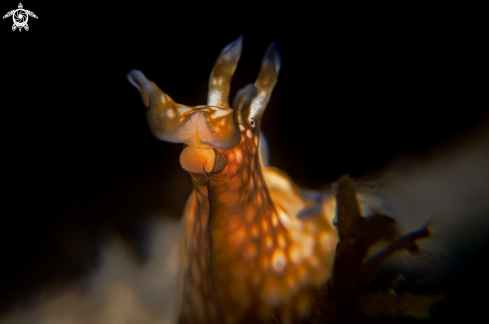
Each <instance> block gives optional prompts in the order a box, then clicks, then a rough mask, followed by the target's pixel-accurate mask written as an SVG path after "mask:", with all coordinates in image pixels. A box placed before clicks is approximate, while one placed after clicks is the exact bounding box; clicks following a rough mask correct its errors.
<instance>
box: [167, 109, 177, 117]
mask: <svg viewBox="0 0 489 324" xmlns="http://www.w3.org/2000/svg"><path fill="white" fill-rule="evenodd" d="M166 115H167V116H168V118H173V117H175V113H174V112H173V109H168V110H167V111H166Z"/></svg>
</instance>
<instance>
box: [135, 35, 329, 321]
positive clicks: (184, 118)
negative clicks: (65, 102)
mask: <svg viewBox="0 0 489 324" xmlns="http://www.w3.org/2000/svg"><path fill="white" fill-rule="evenodd" d="M240 53H241V38H239V39H238V40H236V41H235V42H233V43H231V44H230V45H228V46H227V47H226V48H225V49H224V50H223V51H222V52H221V55H220V57H219V58H218V60H217V62H216V65H215V66H214V69H213V72H212V74H211V79H210V81H209V88H210V90H209V100H208V106H198V107H187V106H183V105H178V104H176V103H174V102H173V100H171V98H169V97H168V96H167V95H166V94H164V93H163V92H162V91H161V90H160V89H159V88H158V87H157V86H156V85H155V84H154V83H152V82H151V81H149V80H147V79H146V78H145V77H144V75H143V74H142V73H141V72H139V71H132V72H130V74H129V80H130V81H131V83H133V84H134V85H135V86H136V87H138V89H139V90H140V92H141V96H142V97H143V102H144V103H145V104H146V106H148V107H149V111H148V119H149V122H150V126H151V129H152V131H153V133H155V135H156V136H157V137H159V138H161V139H163V140H167V141H172V142H183V143H185V144H187V145H188V146H189V147H185V148H184V151H183V152H182V155H181V157H180V162H181V164H182V167H183V168H184V169H185V170H187V171H188V172H189V173H190V175H191V176H192V181H193V184H194V190H193V192H192V194H191V196H190V198H189V200H188V202H187V205H186V208H185V211H184V222H185V243H184V252H183V254H184V274H183V289H184V291H183V301H182V312H181V316H180V322H181V323H229V324H233V323H257V322H258V323H270V322H275V321H277V320H278V322H279V323H296V322H298V321H300V319H301V318H303V317H304V316H306V315H307V313H308V310H309V307H310V305H309V297H308V291H309V289H310V288H312V287H318V286H320V285H322V284H324V283H325V282H326V281H327V280H328V279H329V278H330V276H331V272H332V264H333V260H334V251H335V247H336V243H337V242H338V235H337V233H336V229H335V228H334V226H333V225H332V223H333V218H334V216H335V213H336V202H335V199H334V197H332V196H331V197H328V196H321V197H320V198H317V197H316V198H315V200H314V201H312V200H310V199H307V198H305V197H303V195H302V194H301V190H300V189H299V188H298V187H296V186H295V185H294V184H293V183H292V182H291V180H290V179H289V178H288V177H287V176H286V175H284V174H283V173H281V172H280V171H278V170H277V169H274V168H270V167H264V166H263V165H262V162H261V159H260V131H259V129H260V121H261V116H262V114H263V111H264V109H265V107H266V104H267V102H268V99H269V96H270V94H271V91H272V89H273V87H274V85H275V82H276V78H277V74H278V70H279V67H280V60H279V56H278V51H277V50H276V47H275V45H274V44H272V45H271V46H270V47H269V48H268V50H267V53H266V54H265V58H264V59H263V62H262V67H261V70H260V73H259V75H258V78H257V80H256V82H255V84H254V85H249V86H247V87H245V88H243V89H242V90H240V92H238V95H237V98H236V99H235V102H234V105H233V106H234V109H230V108H229V106H228V104H227V95H228V93H229V84H230V80H231V77H232V74H233V73H234V69H235V67H236V64H237V61H238V59H239V55H240Z"/></svg>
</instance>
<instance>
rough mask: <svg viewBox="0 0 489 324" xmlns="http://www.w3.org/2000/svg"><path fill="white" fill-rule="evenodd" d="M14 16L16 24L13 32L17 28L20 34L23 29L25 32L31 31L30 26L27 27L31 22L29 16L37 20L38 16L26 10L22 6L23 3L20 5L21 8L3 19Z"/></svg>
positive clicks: (8, 13)
mask: <svg viewBox="0 0 489 324" xmlns="http://www.w3.org/2000/svg"><path fill="white" fill-rule="evenodd" d="M10 16H12V19H13V20H14V24H13V25H12V31H15V30H16V29H17V28H18V29H19V32H20V31H22V28H24V29H25V30H29V25H27V21H28V20H29V16H31V17H33V18H36V19H37V16H36V14H35V13H33V12H32V11H29V10H25V9H24V7H23V6H22V3H19V8H18V9H14V10H11V11H9V12H7V14H5V16H3V18H4V19H5V18H8V17H10Z"/></svg>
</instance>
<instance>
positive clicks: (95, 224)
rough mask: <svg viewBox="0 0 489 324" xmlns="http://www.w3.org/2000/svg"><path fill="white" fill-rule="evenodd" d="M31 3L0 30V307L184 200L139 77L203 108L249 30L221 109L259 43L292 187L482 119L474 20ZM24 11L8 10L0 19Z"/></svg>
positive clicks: (484, 105) (431, 12)
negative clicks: (269, 69) (132, 77)
mask: <svg viewBox="0 0 489 324" xmlns="http://www.w3.org/2000/svg"><path fill="white" fill-rule="evenodd" d="M157 3H158V5H156V6H155V5H154V4H151V3H144V2H142V1H138V2H134V4H131V5H127V4H126V5H123V4H121V3H113V4H100V3H97V4H88V3H85V2H83V3H80V4H76V5H75V4H72V3H66V2H64V3H62V4H60V5H52V4H51V5H49V4H41V3H39V2H33V1H30V2H23V5H24V8H25V9H28V10H31V11H33V12H34V13H35V14H36V15H37V16H38V17H39V19H34V18H29V26H30V30H29V31H27V32H26V31H25V30H23V31H22V32H20V33H19V32H18V31H15V32H12V30H11V25H12V20H11V18H8V19H5V20H1V25H0V42H1V44H2V45H1V49H0V53H1V54H0V55H1V61H0V62H1V66H2V72H1V74H0V76H1V81H2V86H1V88H0V94H1V101H0V107H1V110H0V112H1V118H0V123H1V125H2V126H1V147H2V150H1V152H2V153H1V160H2V168H1V170H2V176H1V185H2V187H3V190H2V192H3V193H2V195H1V200H0V201H1V208H2V209H1V215H0V220H1V222H0V256H1V260H2V263H1V267H0V306H1V307H2V308H3V309H5V307H8V306H9V305H11V304H12V303H13V302H14V301H17V300H19V299H20V300H22V299H24V298H25V296H30V295H31V293H32V292H34V291H36V290H37V289H39V288H41V287H45V286H48V285H51V284H52V283H55V282H67V281H69V280H71V279H72V278H75V277H78V276H82V275H84V274H86V273H88V272H89V271H90V267H96V260H97V253H98V246H99V242H100V238H103V237H105V236H106V234H107V233H108V232H117V233H119V234H120V235H121V236H122V237H124V238H125V239H127V240H128V242H130V243H131V244H132V245H133V246H135V247H136V249H138V246H140V245H141V244H142V243H141V241H142V240H143V238H142V234H141V233H142V232H141V230H142V229H143V228H144V225H145V221H146V220H147V219H148V218H149V217H153V216H157V215H162V214H166V215H172V216H174V217H179V215H180V213H181V210H182V207H183V204H184V203H185V200H186V198H187V196H188V194H189V193H190V190H191V184H190V179H189V177H188V175H187V174H185V173H184V172H183V171H182V170H181V169H180V166H179V162H178V161H179V159H178V157H179V152H180V150H181V146H180V145H176V144H170V143H164V142H160V141H158V140H156V139H155V138H153V136H152V135H151V133H150V131H149V128H148V126H147V123H146V120H145V111H144V106H143V104H142V102H141V100H140V97H139V94H138V92H137V90H136V89H135V88H133V87H132V86H131V85H130V84H129V82H127V80H126V74H127V72H128V71H129V70H131V69H140V70H142V71H143V72H144V73H145V75H146V76H147V77H148V78H150V79H151V80H153V81H154V82H156V83H157V84H158V85H159V87H160V88H161V89H162V90H163V91H165V92H166V93H167V94H168V95H170V96H171V97H172V98H173V99H174V100H175V101H176V102H179V103H183V104H187V105H199V104H205V103H206V96H207V80H208V77H209V73H210V71H211V69H212V66H213V63H214V61H215V59H216V58H217V56H218V54H219V52H220V50H221V49H222V48H223V47H224V46H225V45H226V44H227V43H228V42H230V41H232V40H234V39H235V38H237V37H238V36H239V35H240V34H244V50H243V54H242V57H241V61H240V64H239V66H238V69H237V71H236V74H235V78H234V79H233V84H232V91H231V97H233V96H234V94H235V93H236V92H237V90H238V89H239V88H241V87H242V86H244V85H246V84H247V83H250V82H253V81H254V79H255V77H256V75H257V73H258V69H259V66H260V61H261V58H262V56H263V54H264V51H265V49H266V47H267V46H268V44H269V43H270V42H272V41H276V42H277V43H278V46H279V49H280V51H281V53H282V70H281V72H280V75H279V80H278V83H277V86H276V88H275V90H274V93H273V96H272V99H271V101H270V103H269V106H268V108H267V111H266V113H265V115H264V119H263V131H264V133H265V135H266V136H267V139H268V141H269V144H270V150H271V164H272V165H274V166H277V167H278V168H280V169H282V170H284V171H286V172H287V173H288V174H289V175H290V176H291V177H292V178H293V179H294V180H295V181H296V182H297V183H298V184H300V185H301V186H303V187H310V188H317V187H319V186H321V185H323V184H325V183H327V182H331V181H334V180H336V179H337V178H338V177H339V176H340V175H342V174H344V173H349V174H351V175H353V176H354V177H360V176H362V175H364V174H367V173H369V172H371V171H375V170H378V169H380V168H381V167H382V166H383V165H385V164H386V163H387V162H388V161H390V160H391V159H392V158H394V157H396V156H399V155H403V154H411V155H423V154H426V153H427V152H428V151H429V150H430V149H432V148H433V147H435V146H436V145H437V144H439V143H441V142H444V141H446V140H450V139H453V138H457V137H458V136H459V135H460V134H461V133H463V132H465V131H467V130H470V129H472V128H473V127H474V125H475V124H476V122H477V121H478V120H479V119H481V118H482V117H483V116H484V114H485V113H487V110H488V107H489V91H488V89H489V87H488V85H489V80H488V71H489V69H488V61H487V57H488V50H487V36H488V23H487V19H481V18H479V17H477V15H476V13H477V9H473V10H470V11H468V12H467V13H466V12H462V11H460V10H459V9H458V8H442V7H440V8H426V7H420V8H415V7H403V8H401V7H399V8H396V7H378V8H374V7H355V6H353V5H351V6H349V5H348V6H347V5H345V6H344V7H331V6H329V7H321V8H319V7H314V6H306V5H302V4H298V3H297V4H295V5H294V6H290V7H287V6H286V5H285V3H282V4H277V5H270V6H265V5H264V3H242V4H241V6H240V7H231V6H230V5H229V6H228V7H222V6H217V5H216V6H212V5H208V6H203V7H202V8H197V7H195V6H193V5H192V4H190V3H184V4H183V5H182V6H181V7H180V8H177V7H176V6H174V3H171V2H169V1H166V2H165V1H159V2H157ZM17 5H18V3H17V2H13V1H10V2H9V1H4V2H3V3H2V5H1V8H0V9H1V11H2V13H1V14H2V16H3V15H4V14H5V13H6V12H8V11H10V10H12V9H15V8H16V7H17Z"/></svg>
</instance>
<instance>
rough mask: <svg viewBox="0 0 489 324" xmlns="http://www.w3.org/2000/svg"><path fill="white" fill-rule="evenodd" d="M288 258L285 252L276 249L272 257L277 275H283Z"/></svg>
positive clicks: (273, 267)
mask: <svg viewBox="0 0 489 324" xmlns="http://www.w3.org/2000/svg"><path fill="white" fill-rule="evenodd" d="M286 264H287V262H286V257H285V253H284V251H282V250H281V249H276V250H275V251H274V252H273V255H272V269H273V271H275V273H276V274H282V273H283V271H284V270H285V266H286Z"/></svg>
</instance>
